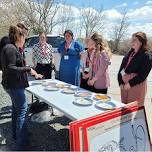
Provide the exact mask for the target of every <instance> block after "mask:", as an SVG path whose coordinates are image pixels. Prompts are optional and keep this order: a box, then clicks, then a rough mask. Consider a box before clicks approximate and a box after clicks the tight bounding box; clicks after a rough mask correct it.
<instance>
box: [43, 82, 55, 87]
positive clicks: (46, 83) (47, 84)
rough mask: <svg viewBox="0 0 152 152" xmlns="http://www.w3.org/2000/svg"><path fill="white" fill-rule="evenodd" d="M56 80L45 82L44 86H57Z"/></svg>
mask: <svg viewBox="0 0 152 152" xmlns="http://www.w3.org/2000/svg"><path fill="white" fill-rule="evenodd" d="M56 84H57V83H56V82H43V83H42V86H52V87H56Z"/></svg>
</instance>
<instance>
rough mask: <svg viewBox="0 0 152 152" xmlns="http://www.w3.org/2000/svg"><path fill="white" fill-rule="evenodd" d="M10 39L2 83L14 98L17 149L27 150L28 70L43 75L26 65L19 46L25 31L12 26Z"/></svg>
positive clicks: (4, 55)
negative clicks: (26, 91) (26, 96)
mask: <svg viewBox="0 0 152 152" xmlns="http://www.w3.org/2000/svg"><path fill="white" fill-rule="evenodd" d="M9 40H10V44H7V45H6V46H5V47H4V48H3V50H2V54H1V63H2V85H3V87H4V89H5V90H6V91H7V93H8V94H9V96H10V97H11V100H12V133H13V138H14V139H15V140H16V143H17V150H25V148H27V144H28V138H27V132H26V126H25V116H26V112H27V102H26V98H25V93H24V91H25V88H26V87H28V86H29V85H28V80H27V72H30V73H31V74H32V75H34V76H35V77H37V78H41V77H42V75H39V74H37V73H36V72H35V71H34V70H33V69H31V68H30V67H26V66H25V65H24V62H23V57H22V55H21V54H20V52H19V48H22V47H23V45H24V43H25V36H24V33H23V31H22V30H21V29H20V28H18V27H16V26H10V29H9Z"/></svg>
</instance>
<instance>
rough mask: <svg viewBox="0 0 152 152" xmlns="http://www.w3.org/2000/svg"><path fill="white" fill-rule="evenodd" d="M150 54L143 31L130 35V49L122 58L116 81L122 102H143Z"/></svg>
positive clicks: (151, 61)
mask: <svg viewBox="0 0 152 152" xmlns="http://www.w3.org/2000/svg"><path fill="white" fill-rule="evenodd" d="M151 58H152V56H151V54H150V52H149V48H148V45H147V37H146V34H145V33H143V32H137V33H134V34H133V36H132V42H131V50H130V51H129V52H128V53H127V54H126V55H125V57H124V58H123V60H122V64H121V66H120V69H119V72H118V82H119V86H120V89H121V100H122V102H123V103H130V102H133V101H138V103H139V104H140V105H142V104H143V102H144V99H145V96H146V91H147V77H148V74H149V72H150V70H151V67H152V59H151Z"/></svg>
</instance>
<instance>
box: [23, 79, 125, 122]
mask: <svg viewBox="0 0 152 152" xmlns="http://www.w3.org/2000/svg"><path fill="white" fill-rule="evenodd" d="M47 81H51V80H47ZM53 81H54V82H57V83H63V82H61V81H58V80H53ZM51 82H52V81H51ZM31 83H32V81H31V82H30V84H31ZM44 88H45V87H44V86H42V85H41V84H40V85H30V87H28V88H26V90H27V91H28V92H30V93H32V94H33V95H35V96H37V97H39V98H40V99H42V100H44V102H46V103H47V104H48V105H50V106H52V107H54V108H57V109H58V110H60V111H61V112H63V113H64V115H65V116H67V117H68V118H70V119H71V120H80V119H84V118H88V117H91V116H94V115H97V114H100V113H103V112H105V110H101V109H98V108H96V107H95V103H96V102H97V101H96V100H94V101H93V104H92V105H91V106H80V105H75V104H73V101H74V100H75V98H76V97H75V96H74V95H73V94H64V93H62V92H61V89H59V90H58V91H46V90H45V89H44ZM93 96H94V93H93V94H92V97H93ZM111 102H113V103H114V104H115V105H116V106H117V107H118V108H119V107H122V106H124V104H122V103H120V102H117V101H114V100H113V99H111Z"/></svg>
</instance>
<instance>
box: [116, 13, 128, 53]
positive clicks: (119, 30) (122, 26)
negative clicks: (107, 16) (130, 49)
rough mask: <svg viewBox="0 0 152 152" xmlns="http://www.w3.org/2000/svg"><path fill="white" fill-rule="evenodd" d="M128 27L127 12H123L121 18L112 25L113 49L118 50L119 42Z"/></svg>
mask: <svg viewBox="0 0 152 152" xmlns="http://www.w3.org/2000/svg"><path fill="white" fill-rule="evenodd" d="M128 27H129V23H128V17H127V12H126V11H125V12H123V14H122V18H121V19H120V20H119V21H118V23H117V24H116V25H115V26H114V36H113V40H114V47H113V51H118V48H119V44H120V42H121V40H123V38H124V36H125V34H126V32H127V29H128Z"/></svg>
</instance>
